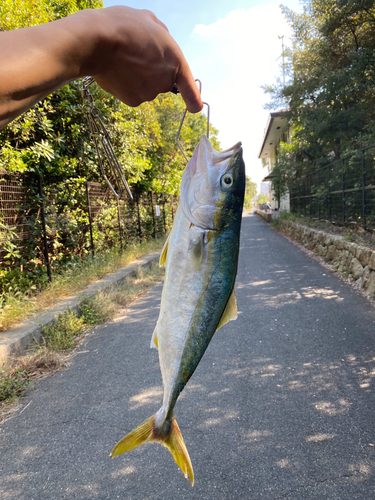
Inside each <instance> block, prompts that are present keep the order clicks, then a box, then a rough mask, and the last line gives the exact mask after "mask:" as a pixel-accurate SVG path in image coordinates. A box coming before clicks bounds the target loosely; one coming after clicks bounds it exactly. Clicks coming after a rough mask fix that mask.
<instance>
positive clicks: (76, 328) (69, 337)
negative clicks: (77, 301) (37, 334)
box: [42, 310, 85, 351]
mask: <svg viewBox="0 0 375 500" xmlns="http://www.w3.org/2000/svg"><path fill="white" fill-rule="evenodd" d="M84 330H85V324H84V320H83V318H78V317H77V314H76V313H75V312H74V311H70V310H68V311H65V312H64V313H62V314H59V316H58V318H57V319H56V320H54V321H52V323H51V324H50V325H48V326H45V327H44V328H43V331H42V335H43V338H44V342H45V344H46V345H47V346H48V348H49V349H52V350H55V351H66V350H71V349H73V348H74V346H75V344H76V339H75V338H76V337H77V336H78V335H81V334H82V333H83V332H84Z"/></svg>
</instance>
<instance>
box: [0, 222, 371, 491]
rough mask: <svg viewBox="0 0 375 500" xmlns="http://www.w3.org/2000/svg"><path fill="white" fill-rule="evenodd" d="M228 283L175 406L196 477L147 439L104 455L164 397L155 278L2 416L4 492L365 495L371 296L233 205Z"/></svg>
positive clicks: (1, 480)
mask: <svg viewBox="0 0 375 500" xmlns="http://www.w3.org/2000/svg"><path fill="white" fill-rule="evenodd" d="M236 293H237V299H238V308H239V312H240V313H239V317H238V320H237V321H234V322H233V321H232V322H230V323H229V324H228V325H226V326H225V327H224V328H222V329H221V330H219V331H218V332H217V333H216V334H215V336H214V338H213V340H212V342H211V344H210V346H209V348H208V350H207V352H206V354H205V356H204V357H203V359H202V361H201V363H200V365H199V366H198V368H197V370H196V372H195V374H194V376H193V377H192V379H191V380H190V382H189V384H188V386H187V388H186V389H185V390H184V392H183V393H182V395H181V397H180V399H179V402H178V404H177V407H176V417H177V420H178V422H179V425H180V428H181V431H182V434H183V436H184V439H185V442H186V445H187V448H188V450H189V453H190V457H191V460H192V463H193V467H194V472H195V480H196V484H195V486H194V487H193V488H192V487H191V486H190V483H189V482H188V481H187V480H186V479H185V478H184V477H183V475H182V473H181V472H180V471H179V470H178V469H177V466H176V465H175V463H174V461H173V459H172V457H171V456H170V454H169V452H168V451H167V450H166V449H165V448H163V447H161V446H159V445H155V444H154V445H147V446H142V447H140V448H138V449H136V450H134V451H132V452H130V453H128V454H126V455H122V456H119V457H116V458H115V459H111V458H110V457H109V453H110V451H111V449H112V447H113V445H114V444H115V443H116V442H117V441H118V440H119V439H120V438H122V437H123V436H124V435H125V434H126V433H127V432H129V431H130V430H132V429H133V428H134V427H136V426H137V425H138V424H139V423H141V422H142V421H143V420H145V419H146V418H147V417H149V416H151V415H152V414H153V413H155V412H156V411H157V410H158V408H159V407H160V405H161V401H162V387H161V375H160V370H159V365H158V358H157V352H156V350H154V349H152V350H151V349H149V343H150V338H151V334H152V331H153V328H154V326H155V323H156V320H157V317H158V308H159V302H160V294H161V286H160V285H159V286H156V287H155V288H154V289H152V291H151V292H150V293H149V294H148V295H147V296H145V297H144V298H142V299H141V300H139V301H137V302H136V303H134V304H133V305H132V307H130V308H129V309H128V310H127V311H126V313H124V314H123V315H122V316H119V317H118V318H117V319H116V321H114V322H111V323H109V324H107V325H104V326H100V327H97V328H95V329H94V330H93V331H92V332H91V333H90V334H89V335H88V336H87V337H86V339H85V340H84V343H83V344H82V345H81V346H80V347H79V351H78V353H77V355H76V356H75V357H74V358H73V359H72V362H71V364H70V366H68V367H67V368H65V369H63V370H62V371H60V372H58V373H56V374H55V375H54V376H50V377H47V378H45V379H43V380H40V381H39V382H38V384H37V387H36V388H35V389H33V390H31V391H29V393H28V395H27V396H26V397H25V398H23V400H22V408H23V409H24V411H23V412H22V413H21V412H20V411H19V412H18V413H16V414H14V418H12V419H10V420H8V421H7V422H5V423H4V424H3V425H2V426H0V498H1V499H2V500H8V499H9V500H21V499H22V500H58V499H69V500H70V499H78V500H84V499H95V500H99V499H100V500H105V499H106V500H114V499H127V500H159V499H160V500H176V499H199V500H206V499H207V500H220V499H233V500H234V499H235V500H238V499H251V500H258V499H266V500H278V499H291V500H305V499H306V500H316V499H317V498H324V499H328V500H333V499H337V500H356V499H361V500H370V499H372V498H375V479H374V456H375V455H374V454H375V446H374V445H375V412H374V410H375V403H374V379H375V348H374V346H375V310H374V307H373V306H372V305H371V304H370V303H369V302H368V301H366V300H365V299H364V298H363V297H362V296H360V295H358V294H357V293H356V292H355V291H353V290H352V289H351V288H350V287H349V286H348V285H346V284H345V283H343V282H341V281H340V280H339V279H338V278H337V277H336V276H335V275H334V274H333V273H330V272H329V271H327V270H326V269H325V268H323V267H321V266H320V264H319V263H317V262H316V261H314V260H311V259H310V258H309V257H308V256H307V255H306V254H305V253H304V252H301V251H300V250H299V249H298V248H297V247H295V246H294V245H293V244H292V243H290V242H289V241H288V240H287V239H285V238H284V237H283V236H281V235H280V234H278V233H277V232H276V231H274V230H273V229H272V228H271V227H270V226H269V225H267V224H266V223H265V222H264V221H263V220H262V219H260V218H259V217H257V216H249V217H245V218H244V219H243V231H242V239H241V253H240V263H239V272H238V278H237V285H236ZM27 405H28V406H27ZM22 408H21V409H22Z"/></svg>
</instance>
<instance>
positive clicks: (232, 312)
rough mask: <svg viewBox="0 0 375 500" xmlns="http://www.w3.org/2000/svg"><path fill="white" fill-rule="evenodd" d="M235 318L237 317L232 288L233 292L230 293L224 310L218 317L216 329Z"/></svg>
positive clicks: (235, 300) (235, 301)
mask: <svg viewBox="0 0 375 500" xmlns="http://www.w3.org/2000/svg"><path fill="white" fill-rule="evenodd" d="M235 319H237V299H236V295H235V293H234V289H233V292H232V293H231V296H230V297H229V300H228V302H227V305H226V306H225V309H224V312H223V314H222V316H221V318H220V321H219V324H218V325H217V328H216V331H217V330H218V329H219V328H221V327H222V326H224V325H225V324H226V323H228V322H229V321H232V320H235Z"/></svg>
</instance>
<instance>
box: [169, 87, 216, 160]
mask: <svg viewBox="0 0 375 500" xmlns="http://www.w3.org/2000/svg"><path fill="white" fill-rule="evenodd" d="M195 81H196V82H198V83H199V92H200V93H201V94H202V82H201V81H200V80H198V79H196V80H195ZM171 92H173V93H174V94H177V93H178V92H179V91H178V89H177V86H176V84H175V85H173V88H172V90H171ZM203 104H205V105H206V106H207V134H206V136H207V139H209V138H210V105H209V104H208V103H207V102H203ZM186 113H187V108H186V109H185V111H184V114H183V115H182V120H181V123H180V126H179V129H178V132H177V137H176V142H177V146H178V147H179V148H180V151H181V153H182V155H183V157H184V158H185V160H186V161H189V160H188V158H187V156H186V154H185V153H184V150H183V149H182V146H181V144H180V140H179V139H180V134H181V129H182V125H183V123H184V121H185V117H186Z"/></svg>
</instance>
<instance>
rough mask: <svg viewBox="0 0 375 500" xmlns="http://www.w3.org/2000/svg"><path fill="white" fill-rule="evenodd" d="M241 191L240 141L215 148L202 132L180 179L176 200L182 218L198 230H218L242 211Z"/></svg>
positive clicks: (242, 172)
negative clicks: (223, 148) (232, 144)
mask: <svg viewBox="0 0 375 500" xmlns="http://www.w3.org/2000/svg"><path fill="white" fill-rule="evenodd" d="M244 194H245V164H244V162H243V158H242V146H241V143H240V142H238V143H237V144H235V145H234V146H233V147H232V148H230V149H226V150H224V151H216V150H215V149H214V148H213V147H212V145H211V143H210V141H209V140H208V139H207V137H206V136H205V135H202V137H201V139H200V141H199V144H198V146H197V147H196V148H195V151H194V154H193V156H192V158H191V160H190V161H189V162H188V164H187V165H186V168H185V170H184V173H183V176H182V180H181V196H180V203H181V207H182V210H183V212H184V214H185V216H186V218H187V219H188V220H189V221H190V222H191V223H192V224H193V225H194V226H196V227H198V228H200V229H202V230H220V229H222V228H223V227H224V226H225V225H226V224H228V223H230V221H231V220H232V219H233V216H237V217H238V214H240V215H241V214H242V207H243V199H244Z"/></svg>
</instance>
